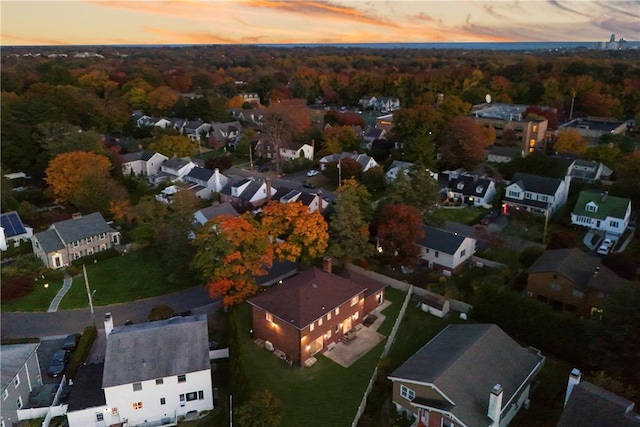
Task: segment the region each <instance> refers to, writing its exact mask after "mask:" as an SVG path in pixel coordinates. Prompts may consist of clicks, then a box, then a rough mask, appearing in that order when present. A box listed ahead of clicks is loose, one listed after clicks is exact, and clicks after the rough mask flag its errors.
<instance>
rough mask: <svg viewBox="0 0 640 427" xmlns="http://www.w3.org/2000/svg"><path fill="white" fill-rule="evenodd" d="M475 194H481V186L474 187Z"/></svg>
mask: <svg viewBox="0 0 640 427" xmlns="http://www.w3.org/2000/svg"><path fill="white" fill-rule="evenodd" d="M476 193H478V194H481V193H482V186H481V185H478V186H477V187H476Z"/></svg>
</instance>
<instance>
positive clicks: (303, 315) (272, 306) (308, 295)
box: [249, 267, 366, 329]
mask: <svg viewBox="0 0 640 427" xmlns="http://www.w3.org/2000/svg"><path fill="white" fill-rule="evenodd" d="M365 289H366V287H365V286H363V285H362V284H359V283H356V282H354V281H352V280H349V279H346V278H344V277H341V276H338V275H336V274H332V273H328V272H326V271H323V270H321V269H319V268H315V267H314V268H309V269H307V270H304V271H302V272H300V273H298V274H296V275H295V276H293V277H291V278H290V279H287V281H286V282H285V283H283V284H281V285H276V286H273V287H272V288H270V289H269V290H268V291H267V292H264V293H262V294H260V295H258V296H255V297H253V298H251V299H250V300H249V304H251V305H253V306H255V307H258V308H261V309H262V310H265V311H266V312H268V313H271V314H272V315H274V316H276V317H278V318H279V319H281V320H282V321H283V322H286V323H290V324H291V325H293V326H295V327H296V328H298V329H303V328H305V327H306V326H307V325H309V324H310V323H311V322H313V321H315V320H316V319H318V318H319V317H321V316H323V315H325V314H327V313H329V312H330V311H331V310H333V309H335V308H336V307H338V306H340V305H341V304H344V303H345V302H347V301H349V300H350V299H351V298H353V297H354V296H356V295H358V294H360V293H362V292H364V291H365Z"/></svg>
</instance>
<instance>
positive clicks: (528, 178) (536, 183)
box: [503, 172, 571, 216]
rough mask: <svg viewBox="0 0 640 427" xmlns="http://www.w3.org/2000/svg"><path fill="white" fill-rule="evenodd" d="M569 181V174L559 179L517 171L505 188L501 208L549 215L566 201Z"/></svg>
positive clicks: (505, 210) (506, 211) (506, 210)
mask: <svg viewBox="0 0 640 427" xmlns="http://www.w3.org/2000/svg"><path fill="white" fill-rule="evenodd" d="M570 182H571V177H570V176H569V175H566V176H565V177H564V179H561V178H549V177H546V176H538V175H529V174H526V173H520V172H518V173H516V174H515V175H514V176H513V180H511V184H509V185H508V186H507V188H506V189H505V196H504V199H503V210H504V212H505V213H508V212H509V211H511V210H520V209H522V210H525V211H527V212H531V213H535V214H542V215H549V216H551V215H553V214H554V213H555V212H556V211H557V210H558V209H560V208H561V207H562V206H564V204H565V203H566V202H567V197H568V196H569V185H570Z"/></svg>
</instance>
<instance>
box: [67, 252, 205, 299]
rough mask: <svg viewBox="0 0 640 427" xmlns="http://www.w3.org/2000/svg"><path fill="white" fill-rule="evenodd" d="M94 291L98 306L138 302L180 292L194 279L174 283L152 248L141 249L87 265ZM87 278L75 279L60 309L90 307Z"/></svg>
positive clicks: (80, 276)
mask: <svg viewBox="0 0 640 427" xmlns="http://www.w3.org/2000/svg"><path fill="white" fill-rule="evenodd" d="M87 276H88V278H89V285H90V287H91V290H95V291H96V292H95V294H94V296H93V304H94V305H96V306H100V305H108V304H115V303H120V302H128V301H135V300H138V299H142V298H149V297H154V296H158V295H164V294H168V293H171V292H175V291H180V290H183V289H187V288H189V287H191V286H194V285H195V283H193V282H192V281H188V280H185V281H184V282H182V283H172V282H169V281H168V280H167V273H166V270H165V269H164V265H163V262H162V260H161V259H160V258H159V257H158V256H157V255H156V254H155V253H154V252H153V251H152V250H150V249H141V250H139V251H135V252H130V253H128V254H126V255H124V256H120V257H116V258H110V259H107V260H104V261H99V262H98V263H95V264H89V265H87ZM87 304H88V302H87V290H86V287H85V283H84V277H83V276H82V274H81V275H79V276H76V277H74V278H73V285H72V286H71V289H70V290H69V292H68V293H67V295H65V297H64V298H63V299H62V302H61V303H60V310H69V309H73V308H85V307H87Z"/></svg>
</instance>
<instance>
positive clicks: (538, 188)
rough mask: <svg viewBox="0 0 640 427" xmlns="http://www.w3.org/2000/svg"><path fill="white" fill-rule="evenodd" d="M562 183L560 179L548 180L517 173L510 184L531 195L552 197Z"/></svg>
mask: <svg viewBox="0 0 640 427" xmlns="http://www.w3.org/2000/svg"><path fill="white" fill-rule="evenodd" d="M561 183H562V179H560V178H550V177H548V176H539V175H530V174H528V173H522V172H517V173H516V174H515V175H514V176H513V179H512V180H511V184H518V186H519V187H520V188H522V189H523V190H525V191H530V192H532V193H538V194H547V195H549V196H553V195H555V194H556V191H557V190H558V187H559V186H560V184H561Z"/></svg>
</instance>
